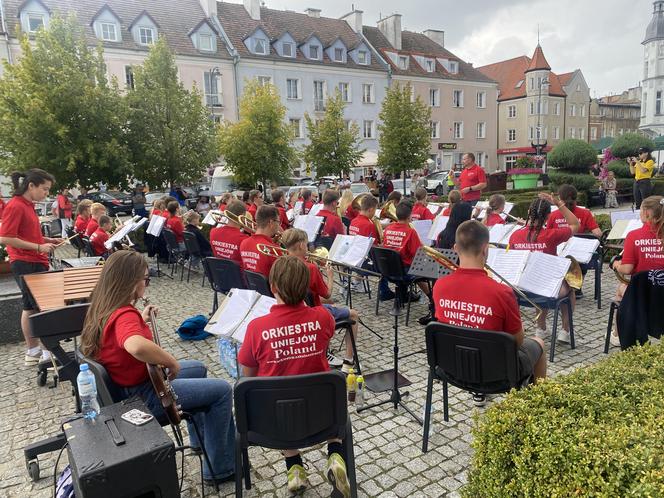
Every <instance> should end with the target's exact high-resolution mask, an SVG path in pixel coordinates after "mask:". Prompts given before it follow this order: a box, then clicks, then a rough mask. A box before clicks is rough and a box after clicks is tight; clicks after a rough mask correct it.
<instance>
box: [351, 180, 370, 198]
mask: <svg viewBox="0 0 664 498" xmlns="http://www.w3.org/2000/svg"><path fill="white" fill-rule="evenodd" d="M350 191H351V192H353V197H357V196H358V195H360V194H368V193H370V192H371V191H370V190H369V187H368V186H367V184H366V183H361V182H358V183H351V184H350Z"/></svg>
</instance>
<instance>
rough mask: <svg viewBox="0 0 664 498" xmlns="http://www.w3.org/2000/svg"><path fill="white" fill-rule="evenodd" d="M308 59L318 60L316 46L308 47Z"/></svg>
mask: <svg viewBox="0 0 664 498" xmlns="http://www.w3.org/2000/svg"><path fill="white" fill-rule="evenodd" d="M309 58H310V59H316V60H318V45H309Z"/></svg>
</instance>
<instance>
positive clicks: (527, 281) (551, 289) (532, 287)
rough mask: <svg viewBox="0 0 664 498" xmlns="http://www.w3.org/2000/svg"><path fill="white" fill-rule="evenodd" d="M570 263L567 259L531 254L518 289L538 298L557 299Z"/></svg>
mask: <svg viewBox="0 0 664 498" xmlns="http://www.w3.org/2000/svg"><path fill="white" fill-rule="evenodd" d="M510 252H512V251H510ZM571 263H572V262H571V261H570V260H569V259H567V258H561V257H558V256H551V255H550V254H545V253H543V252H531V253H530V255H529V257H528V262H527V263H526V267H525V268H524V270H523V274H522V275H521V278H520V279H519V288H521V289H522V290H524V291H528V292H532V293H533V294H537V295H538V296H544V297H558V293H559V292H560V287H561V285H562V283H563V279H564V278H565V274H566V273H567V270H569V267H570V264H571Z"/></svg>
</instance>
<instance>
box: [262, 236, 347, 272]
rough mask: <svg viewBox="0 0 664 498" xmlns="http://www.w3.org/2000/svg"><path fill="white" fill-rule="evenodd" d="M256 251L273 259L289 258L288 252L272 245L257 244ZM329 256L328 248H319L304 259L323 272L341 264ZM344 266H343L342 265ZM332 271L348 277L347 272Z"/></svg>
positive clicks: (308, 253)
mask: <svg viewBox="0 0 664 498" xmlns="http://www.w3.org/2000/svg"><path fill="white" fill-rule="evenodd" d="M256 250H257V251H258V252H259V253H261V254H264V255H265V256H271V257H273V258H280V257H281V256H288V250H287V249H285V248H283V247H280V246H273V245H270V244H257V245H256ZM328 255H329V252H328V250H327V249H326V248H324V247H319V248H317V249H316V250H315V251H313V252H307V254H306V256H305V257H304V258H305V259H306V260H307V261H309V262H310V263H313V264H315V265H316V266H318V268H319V269H320V270H321V271H323V270H326V269H327V268H328V267H330V265H333V264H334V265H338V264H339V263H336V262H335V261H332V260H331V259H330V258H328V257H327V256H328ZM342 266H343V265H342ZM332 271H333V272H335V273H339V274H341V275H347V273H346V272H344V271H341V270H337V269H336V268H332Z"/></svg>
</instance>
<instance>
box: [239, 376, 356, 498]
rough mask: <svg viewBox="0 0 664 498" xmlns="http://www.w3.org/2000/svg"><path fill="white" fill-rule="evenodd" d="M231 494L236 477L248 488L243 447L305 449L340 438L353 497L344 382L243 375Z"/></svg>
mask: <svg viewBox="0 0 664 498" xmlns="http://www.w3.org/2000/svg"><path fill="white" fill-rule="evenodd" d="M233 397H234V401H235V496H236V497H241V496H242V479H243V478H244V483H245V487H246V489H251V477H250V474H249V469H250V467H249V452H248V448H249V446H262V447H265V448H272V449H280V450H284V449H292V448H308V447H310V446H313V445H316V444H319V443H322V442H324V441H327V440H328V439H333V438H340V439H341V440H342V444H343V445H344V449H345V453H346V469H347V472H348V480H349V482H350V487H351V496H352V497H353V498H356V497H357V481H356V477H355V454H354V451H353V428H352V426H351V421H350V417H349V416H348V408H347V406H346V381H345V378H344V376H343V374H341V373H339V372H321V373H315V374H309V375H293V376H289V377H245V378H242V379H240V380H239V381H238V382H237V384H235V388H234V392H233Z"/></svg>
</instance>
